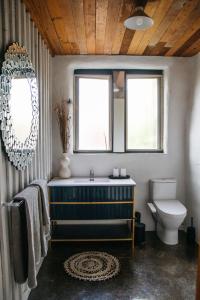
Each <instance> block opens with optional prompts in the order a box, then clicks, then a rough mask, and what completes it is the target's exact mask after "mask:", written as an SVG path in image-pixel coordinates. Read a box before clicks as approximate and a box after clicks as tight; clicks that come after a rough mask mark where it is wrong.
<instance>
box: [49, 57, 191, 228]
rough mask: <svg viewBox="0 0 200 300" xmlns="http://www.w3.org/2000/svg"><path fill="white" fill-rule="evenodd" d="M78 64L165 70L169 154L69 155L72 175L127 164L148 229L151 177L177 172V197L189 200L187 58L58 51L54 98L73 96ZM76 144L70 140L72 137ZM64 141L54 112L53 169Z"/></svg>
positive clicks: (150, 224)
mask: <svg viewBox="0 0 200 300" xmlns="http://www.w3.org/2000/svg"><path fill="white" fill-rule="evenodd" d="M78 68H113V69H114V68H118V69H120V68H130V69H131V68H158V69H164V70H165V104H166V110H165V111H166V113H167V118H168V122H167V124H166V127H165V129H166V134H165V136H166V141H167V142H166V148H167V153H166V154H162V153H155V154H153V153H143V154H142V153H135V154H133V153H132V154H131V153H130V154H71V169H72V175H73V176H88V174H89V169H90V168H93V169H94V171H95V175H99V176H103V175H109V174H111V172H112V168H113V167H115V166H119V167H125V168H127V170H128V173H129V174H130V175H131V176H132V177H133V178H134V179H135V180H136V183H137V189H136V209H138V210H139V211H141V213H142V221H143V222H145V223H146V225H147V230H153V229H154V224H153V220H152V217H151V214H150V213H149V211H148V209H147V206H146V202H147V201H148V198H149V192H148V181H149V179H151V178H156V177H175V178H176V179H177V182H178V191H177V197H178V199H180V200H181V201H182V202H185V176H184V175H185V152H184V149H185V116H186V103H187V100H188V80H189V76H190V74H189V73H188V60H187V58H159V57H133V56H90V57H88V56H56V57H55V58H53V101H54V102H56V101H59V100H60V99H61V98H68V97H70V98H72V99H73V97H74V92H73V71H74V69H78ZM71 145H72V142H71ZM60 154H61V146H60V139H59V133H58V128H57V124H56V122H55V117H54V118H53V173H54V175H56V174H57V169H58V160H59V156H60Z"/></svg>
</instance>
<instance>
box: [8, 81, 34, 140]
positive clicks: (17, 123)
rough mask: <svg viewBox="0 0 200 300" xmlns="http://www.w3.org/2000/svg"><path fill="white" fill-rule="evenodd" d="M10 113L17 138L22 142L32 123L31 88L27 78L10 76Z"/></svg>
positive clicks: (26, 136)
mask: <svg viewBox="0 0 200 300" xmlns="http://www.w3.org/2000/svg"><path fill="white" fill-rule="evenodd" d="M10 114H11V122H12V125H13V131H14V133H15V136H16V138H17V140H18V141H19V142H20V143H24V142H25V140H26V139H27V138H28V137H29V135H30V132H31V124H32V101H31V89H30V84H29V80H28V79H27V78H12V80H11V91H10Z"/></svg>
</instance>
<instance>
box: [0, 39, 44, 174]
mask: <svg viewBox="0 0 200 300" xmlns="http://www.w3.org/2000/svg"><path fill="white" fill-rule="evenodd" d="M0 121H1V135H2V139H3V142H4V146H5V150H6V152H7V154H8V157H9V160H10V161H11V162H12V163H13V165H14V166H15V167H16V168H17V169H18V170H24V169H25V168H26V166H27V165H28V164H30V163H31V161H32V157H33V154H34V152H35V149H36V142H37V136H38V127H39V103H38V87H37V80H36V75H35V71H34V68H33V66H32V63H31V61H30V58H29V55H28V52H27V50H26V48H24V47H21V46H19V45H18V44H17V43H14V44H12V45H11V46H10V47H9V48H8V50H7V52H6V53H5V60H4V62H3V66H2V73H1V76H0Z"/></svg>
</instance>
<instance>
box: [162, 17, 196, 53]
mask: <svg viewBox="0 0 200 300" xmlns="http://www.w3.org/2000/svg"><path fill="white" fill-rule="evenodd" d="M199 28H200V17H199V18H198V19H196V20H194V22H193V24H192V25H191V26H190V27H189V28H188V29H187V30H186V32H185V33H184V34H183V35H182V36H181V38H180V39H179V40H177V41H176V44H175V45H174V47H172V48H171V49H170V50H169V51H168V52H167V53H166V54H165V56H176V55H177V52H178V50H179V49H180V48H182V47H183V46H184V45H185V44H186V43H187V41H188V40H189V39H190V38H191V37H192V36H193V35H194V34H195V33H196V32H197V31H198V30H199ZM184 50H185V49H184ZM175 53H176V55H175Z"/></svg>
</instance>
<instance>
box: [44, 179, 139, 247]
mask: <svg viewBox="0 0 200 300" xmlns="http://www.w3.org/2000/svg"><path fill="white" fill-rule="evenodd" d="M135 185H136V184H135V182H134V181H133V180H132V179H123V180H112V179H108V178H95V179H94V181H90V180H89V178H70V179H53V180H51V181H50V182H49V184H48V186H49V191H50V215H51V224H52V239H51V242H64V241H122V240H123V241H132V245H133V248H134V187H135Z"/></svg>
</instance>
